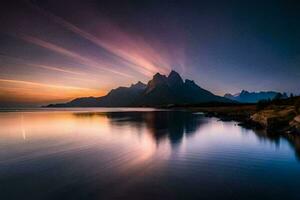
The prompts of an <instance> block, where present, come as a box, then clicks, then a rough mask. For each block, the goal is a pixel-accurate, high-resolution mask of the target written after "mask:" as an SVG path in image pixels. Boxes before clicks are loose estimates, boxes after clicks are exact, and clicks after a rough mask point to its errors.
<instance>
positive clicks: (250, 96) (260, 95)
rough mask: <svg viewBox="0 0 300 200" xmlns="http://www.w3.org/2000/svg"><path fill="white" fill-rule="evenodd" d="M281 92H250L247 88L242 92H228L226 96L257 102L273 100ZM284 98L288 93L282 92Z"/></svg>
mask: <svg viewBox="0 0 300 200" xmlns="http://www.w3.org/2000/svg"><path fill="white" fill-rule="evenodd" d="M280 94H281V93H279V92H274V91H267V92H248V91H246V90H242V91H241V92H240V93H237V94H235V95H232V94H229V93H227V94H225V95H224V97H225V98H228V99H231V100H234V101H238V102H241V103H257V102H258V101H260V100H268V99H270V100H272V99H274V98H275V97H276V96H277V95H280ZM282 98H287V96H286V94H282Z"/></svg>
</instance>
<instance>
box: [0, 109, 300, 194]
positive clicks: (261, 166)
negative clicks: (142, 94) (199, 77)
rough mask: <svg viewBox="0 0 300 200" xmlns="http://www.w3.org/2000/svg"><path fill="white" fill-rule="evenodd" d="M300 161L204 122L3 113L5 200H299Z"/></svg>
mask: <svg viewBox="0 0 300 200" xmlns="http://www.w3.org/2000/svg"><path fill="white" fill-rule="evenodd" d="M299 152H300V139H299V138H297V137H295V138H292V137H289V138H283V137H271V136H268V135H266V134H265V133H263V132H254V131H253V130H248V129H245V128H242V127H240V126H237V123H236V122H222V121H219V120H218V119H216V118H206V117H204V116H202V115H201V113H191V112H184V111H165V110H154V109H130V108H127V109H118V108H115V109H108V108H105V109H85V110H81V109H66V110H59V109H57V110H47V109H46V110H36V111H35V110H32V111H31V110H25V111H16V112H0V199H3V200H11V199H12V200H15V199H18V200H19V199H30V200H32V199H33V200H34V199H39V200H41V199H105V200H107V199H139V200H140V199H151V200H153V199H163V200H165V199H239V200H240V199H251V200H253V199H264V200H265V199H300V191H299V186H300V162H299V157H300V156H299V155H300V153H299Z"/></svg>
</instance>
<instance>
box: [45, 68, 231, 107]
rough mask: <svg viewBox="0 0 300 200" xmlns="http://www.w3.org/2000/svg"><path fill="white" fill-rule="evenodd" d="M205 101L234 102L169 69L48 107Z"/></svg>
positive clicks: (117, 105)
mask: <svg viewBox="0 0 300 200" xmlns="http://www.w3.org/2000/svg"><path fill="white" fill-rule="evenodd" d="M206 102H233V101H232V100H230V99H227V98H224V97H220V96H216V95H214V94H213V93H211V92H209V91H207V90H205V89H202V88H201V87H199V86H198V85H197V84H196V83H195V82H194V81H191V80H185V81H183V80H182V78H181V76H180V75H179V74H178V73H177V72H175V71H171V73H170V74H169V76H165V75H161V74H159V73H157V74H155V75H154V76H153V79H152V80H150V81H149V82H148V84H147V85H145V84H143V83H141V82H138V83H136V84H132V85H131V86H130V87H118V88H116V89H113V90H111V91H110V92H109V93H108V94H107V95H106V96H103V97H84V98H77V99H74V100H72V101H70V102H68V103H63V104H50V105H48V107H124V106H162V105H170V104H197V103H206Z"/></svg>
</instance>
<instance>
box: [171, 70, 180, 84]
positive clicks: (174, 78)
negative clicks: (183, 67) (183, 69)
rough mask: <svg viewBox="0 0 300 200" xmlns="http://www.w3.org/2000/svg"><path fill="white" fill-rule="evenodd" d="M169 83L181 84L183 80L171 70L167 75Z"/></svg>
mask: <svg viewBox="0 0 300 200" xmlns="http://www.w3.org/2000/svg"><path fill="white" fill-rule="evenodd" d="M168 83H169V85H182V84H183V80H182V78H181V76H180V75H179V74H178V73H177V72H176V71H174V70H172V71H171V72H170V74H169V76H168Z"/></svg>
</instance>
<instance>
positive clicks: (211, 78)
mask: <svg viewBox="0 0 300 200" xmlns="http://www.w3.org/2000/svg"><path fill="white" fill-rule="evenodd" d="M222 2H223V3H222ZM262 2H263V3H262ZM299 10H300V3H296V1H289V0H287V1H276V0H274V1H213V0H210V1H200V0H199V1H181V2H179V1H167V0H160V1H155V0H151V1H138V0H135V1H125V0H124V1H113V0H110V1H100V0H32V1H30V0H18V1H17V0H16V1H12V0H10V1H7V3H4V2H3V3H2V2H1V8H0V107H1V106H21V105H23V106H24V105H25V106H34V105H43V104H47V103H54V102H65V101H68V100H71V99H73V98H76V97H81V96H102V95H104V94H106V93H107V92H108V91H109V90H110V89H112V88H115V87H118V86H129V85H130V84H131V83H134V82H137V81H139V80H140V81H143V82H145V83H146V82H147V81H148V80H149V79H151V77H152V76H153V75H154V74H155V73H156V72H160V73H163V74H167V73H169V72H170V70H172V69H174V70H176V71H177V72H179V73H180V74H181V75H182V76H183V78H188V79H193V80H195V82H196V83H197V84H199V85H200V86H201V87H203V88H205V89H208V90H210V91H212V92H213V93H215V94H218V95H224V93H228V92H230V93H236V92H239V91H240V90H242V89H245V90H250V91H260V90H275V91H281V92H288V93H289V92H293V93H296V94H300V87H299V85H300V37H299V36H300V20H299V19H300V12H299Z"/></svg>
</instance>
